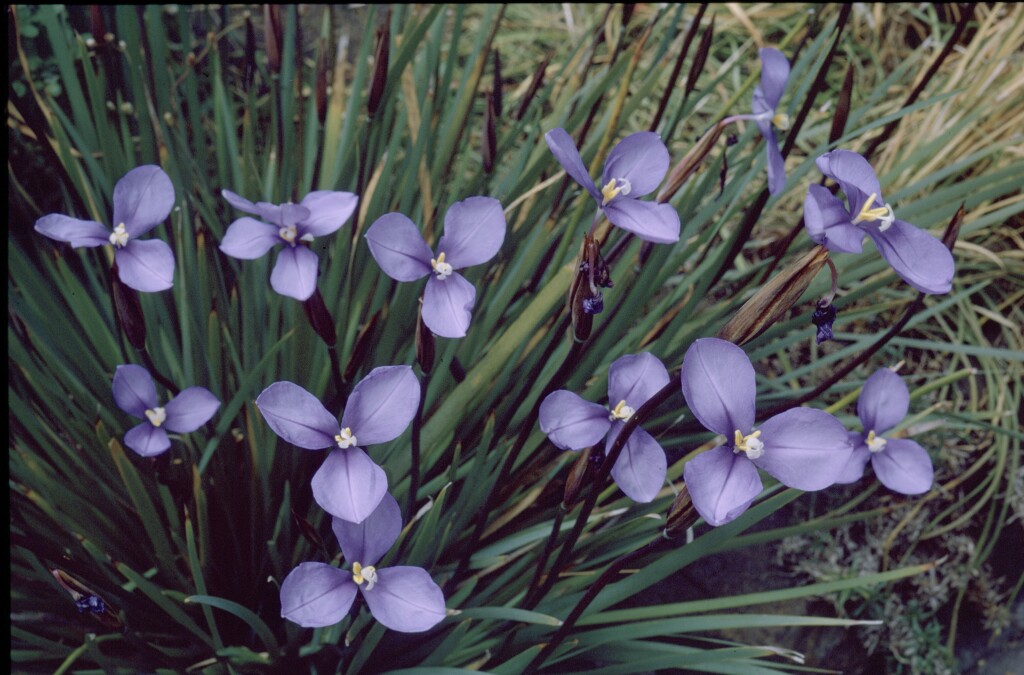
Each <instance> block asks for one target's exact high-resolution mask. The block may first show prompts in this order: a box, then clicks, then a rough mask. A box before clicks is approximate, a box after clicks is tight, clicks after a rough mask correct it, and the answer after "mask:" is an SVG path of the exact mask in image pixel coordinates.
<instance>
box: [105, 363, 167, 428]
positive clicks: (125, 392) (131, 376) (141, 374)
mask: <svg viewBox="0 0 1024 675" xmlns="http://www.w3.org/2000/svg"><path fill="white" fill-rule="evenodd" d="M113 389H114V403H116V404H117V407H118V408H120V409H121V410H123V411H125V412H126V413H128V414H129V415H131V416H132V417H139V418H142V419H145V417H146V411H147V410H152V409H153V408H155V407H157V404H158V401H157V398H156V385H155V384H154V383H153V377H152V376H151V375H150V374H149V371H148V370H146V369H145V368H143V367H142V366H137V365H135V364H132V363H129V364H126V365H121V366H118V367H117V369H116V370H115V371H114V385H113Z"/></svg>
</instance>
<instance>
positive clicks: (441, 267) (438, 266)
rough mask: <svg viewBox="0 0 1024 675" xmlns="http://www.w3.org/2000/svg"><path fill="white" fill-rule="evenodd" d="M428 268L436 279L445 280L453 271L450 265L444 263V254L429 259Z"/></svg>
mask: <svg viewBox="0 0 1024 675" xmlns="http://www.w3.org/2000/svg"><path fill="white" fill-rule="evenodd" d="M430 266H431V267H432V268H433V269H434V272H435V273H436V274H437V278H438V279H447V278H448V277H450V276H451V275H452V272H453V271H454V269H453V268H452V266H451V264H450V263H446V262H445V261H444V252H443V251H442V252H441V253H438V254H437V258H436V259H435V258H431V259H430Z"/></svg>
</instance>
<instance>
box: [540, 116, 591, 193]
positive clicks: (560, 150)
mask: <svg viewBox="0 0 1024 675" xmlns="http://www.w3.org/2000/svg"><path fill="white" fill-rule="evenodd" d="M544 140H545V141H547V144H548V147H549V148H550V149H551V154H553V155H554V156H555V159H557V160H558V163H559V164H561V165H562V168H563V169H565V172H566V173H567V174H569V176H571V177H572V179H573V180H574V181H576V182H577V183H579V184H580V185H582V186H583V188H584V189H585V190H586V191H587V192H589V193H590V196H591V197H593V198H594V199H596V200H597V201H598V203H600V202H601V199H602V197H601V192H600V191H599V190H598V189H597V187H596V186H595V185H594V180H593V179H592V178H591V177H590V172H589V171H587V167H586V166H584V165H583V159H582V158H581V157H580V151H579V150H577V149H576V142H575V141H573V140H572V136H570V135H569V133H568V132H567V131H566V130H565V129H562V128H557V129H552V130H551V131H549V132H547V133H546V134H544Z"/></svg>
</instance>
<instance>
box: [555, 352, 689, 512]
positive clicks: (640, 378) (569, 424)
mask: <svg viewBox="0 0 1024 675" xmlns="http://www.w3.org/2000/svg"><path fill="white" fill-rule="evenodd" d="M668 382H669V377H668V371H667V370H665V366H664V365H663V364H662V363H661V361H659V360H658V359H657V357H655V356H653V355H651V354H648V353H646V352H644V353H642V354H632V355H627V356H623V357H622V358H619V359H617V360H616V361H615V362H614V363H612V365H611V367H609V368H608V407H607V408H605V407H604V406H602V405H598V404H596V403H590V402H588V401H584V400H583V399H582V398H580V397H579V396H577V395H576V394H574V393H572V392H571V391H566V390H564V389H560V390H558V391H553V392H551V393H550V394H548V396H547V398H545V399H544V402H543V403H541V405H540V428H541V431H543V432H544V433H545V434H547V435H548V438H549V439H550V440H551V442H552V443H554V444H555V445H556V446H558V447H559V448H561V449H562V450H583V449H584V448H588V447H590V446H592V445H596V444H597V443H598V442H599V441H600V440H601V439H602V438H604V439H605V453H607V452H608V450H609V449H610V448H611V446H612V444H613V443H615V439H616V438H618V436H619V432H620V431H621V430H622V427H623V425H624V423H625V422H626V421H627V420H628V419H629V418H630V417H632V416H633V413H635V412H636V409H637V408H639V407H640V406H642V405H643V404H644V403H646V402H647V401H648V399H650V398H651V397H652V396H654V394H656V393H657V392H658V391H659V390H660V389H661V388H663V387H664V386H665V385H666V384H668ZM666 468H667V467H666V461H665V452H664V450H662V449H661V446H660V445H658V441H656V440H654V437H653V436H651V435H650V434H649V433H647V432H646V431H644V430H643V429H640V428H639V427H638V428H636V429H634V430H633V433H632V434H631V435H630V437H629V439H628V440H627V441H626V445H625V447H623V449H622V454H621V455H619V458H618V460H617V461H616V462H615V466H613V467H612V472H611V473H612V478H614V479H615V483H616V484H617V485H618V486H619V488H621V489H622V491H623V492H624V493H626V496H627V497H629V498H630V499H632V500H633V501H636V502H645V503H646V502H649V501H651V500H653V499H654V498H655V497H657V496H658V491H659V490H660V489H661V486H662V485H663V484H664V483H665V471H666Z"/></svg>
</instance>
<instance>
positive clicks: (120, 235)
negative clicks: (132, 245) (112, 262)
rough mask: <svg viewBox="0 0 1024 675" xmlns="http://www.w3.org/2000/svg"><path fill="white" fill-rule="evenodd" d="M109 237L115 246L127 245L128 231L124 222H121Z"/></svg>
mask: <svg viewBox="0 0 1024 675" xmlns="http://www.w3.org/2000/svg"><path fill="white" fill-rule="evenodd" d="M108 239H109V241H110V243H111V244H113V245H114V246H124V245H126V244H127V243H128V232H127V231H126V230H125V227H124V223H119V224H118V226H117V227H115V228H114V231H113V232H112V233H111V234H110V236H109V237H108Z"/></svg>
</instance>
